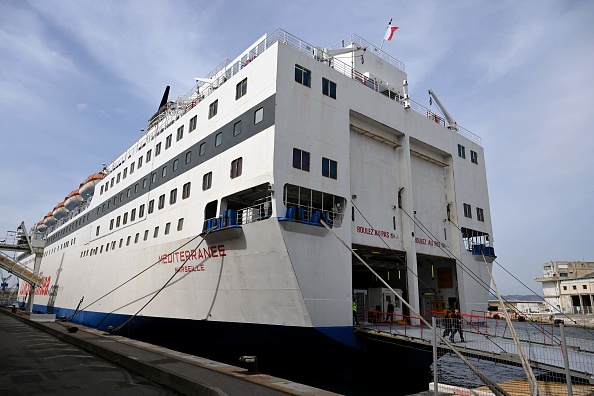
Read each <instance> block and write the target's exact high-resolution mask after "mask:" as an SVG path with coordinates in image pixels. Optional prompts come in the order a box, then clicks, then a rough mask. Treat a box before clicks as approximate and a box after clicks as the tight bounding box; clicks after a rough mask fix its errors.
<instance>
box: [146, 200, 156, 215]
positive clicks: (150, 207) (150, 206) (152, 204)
mask: <svg viewBox="0 0 594 396" xmlns="http://www.w3.org/2000/svg"><path fill="white" fill-rule="evenodd" d="M154 210H155V200H154V199H151V200H150V201H149V203H148V213H149V214H151V213H153V211H154Z"/></svg>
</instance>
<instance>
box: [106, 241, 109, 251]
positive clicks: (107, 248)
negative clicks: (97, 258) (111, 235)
mask: <svg viewBox="0 0 594 396" xmlns="http://www.w3.org/2000/svg"><path fill="white" fill-rule="evenodd" d="M105 251H106V252H109V242H107V243H106V244H105Z"/></svg>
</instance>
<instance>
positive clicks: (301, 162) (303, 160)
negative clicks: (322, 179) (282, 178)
mask: <svg viewBox="0 0 594 396" xmlns="http://www.w3.org/2000/svg"><path fill="white" fill-rule="evenodd" d="M309 157H310V154H309V152H307V151H303V150H300V149H298V148H293V168H297V169H301V170H304V171H306V172H309Z"/></svg>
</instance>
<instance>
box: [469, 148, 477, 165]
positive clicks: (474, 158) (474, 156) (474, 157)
mask: <svg viewBox="0 0 594 396" xmlns="http://www.w3.org/2000/svg"><path fill="white" fill-rule="evenodd" d="M470 162H472V163H473V164H477V165H478V153H477V152H476V151H472V150H470Z"/></svg>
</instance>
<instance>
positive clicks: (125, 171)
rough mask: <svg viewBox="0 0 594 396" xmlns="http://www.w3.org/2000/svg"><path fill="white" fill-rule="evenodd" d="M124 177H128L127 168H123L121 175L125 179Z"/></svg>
mask: <svg viewBox="0 0 594 396" xmlns="http://www.w3.org/2000/svg"><path fill="white" fill-rule="evenodd" d="M126 176H128V168H124V174H123V175H122V178H123V179H125V178H126Z"/></svg>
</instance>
